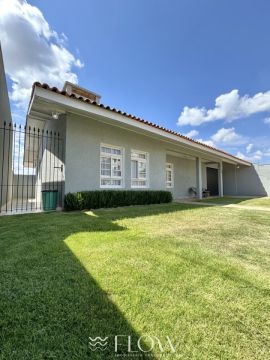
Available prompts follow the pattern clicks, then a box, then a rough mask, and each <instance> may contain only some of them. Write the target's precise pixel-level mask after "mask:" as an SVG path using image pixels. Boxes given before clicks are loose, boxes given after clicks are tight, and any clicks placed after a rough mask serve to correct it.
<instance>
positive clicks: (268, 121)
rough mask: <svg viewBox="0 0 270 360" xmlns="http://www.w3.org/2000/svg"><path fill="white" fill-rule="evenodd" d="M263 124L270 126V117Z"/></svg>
mask: <svg viewBox="0 0 270 360" xmlns="http://www.w3.org/2000/svg"><path fill="white" fill-rule="evenodd" d="M263 122H264V123H265V124H267V125H270V117H267V118H265V119H264V121H263Z"/></svg>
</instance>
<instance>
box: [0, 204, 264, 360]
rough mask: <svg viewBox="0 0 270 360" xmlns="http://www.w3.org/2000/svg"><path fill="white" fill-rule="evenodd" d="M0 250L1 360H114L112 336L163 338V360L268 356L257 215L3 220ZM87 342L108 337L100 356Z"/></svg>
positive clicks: (163, 212)
mask: <svg viewBox="0 0 270 360" xmlns="http://www.w3.org/2000/svg"><path fill="white" fill-rule="evenodd" d="M0 254H1V257H0V271H1V274H0V294H1V297H0V314H1V316H0V359H8V360H13V359H14V360H15V359H16V360H18V359H19V360H20V359H23V360H25V359H31V360H32V359H34V360H39V359H57V360H61V359H69V360H73V359H106V360H107V359H115V358H116V357H115V356H114V355H113V348H112V343H111V339H112V337H113V336H114V335H116V334H129V335H131V336H132V339H133V340H134V343H135V340H136V339H138V337H139V336H141V335H146V334H149V335H155V336H158V337H159V338H160V339H162V341H164V338H165V336H166V335H168V336H169V337H170V339H171V341H172V343H173V345H174V347H175V349H176V353H175V354H170V353H169V352H166V354H165V356H163V357H162V358H165V359H185V360H186V359H198V360H204V359H205V360H208V359H230V360H232V359H245V360H248V359H252V360H253V359H256V360H258V359H265V360H266V359H269V358H270V342H269V340H270V320H269V319H270V317H269V313H270V221H269V213H267V212H262V211H260V212H259V211H245V210H239V209H231V208H230V209H228V208H222V207H220V208H217V207H215V208H214V207H207V208H206V207H200V206H196V205H186V204H166V205H154V206H147V207H140V206H138V207H129V208H118V209H113V210H97V211H95V212H86V213H66V214H64V213H50V214H49V213H48V214H35V215H22V216H11V217H1V218H0ZM89 336H91V337H96V336H102V337H103V336H109V339H110V344H109V347H108V349H107V350H106V351H105V352H101V351H96V352H91V351H90V349H89V348H88V337H89ZM123 341H124V340H123ZM146 343H147V341H146ZM151 354H152V356H153V358H156V359H158V358H159V355H160V351H159V350H158V348H157V347H156V346H155V347H154V349H153V351H152V353H151ZM132 358H142V357H139V356H133V357H132ZM148 358H149V357H148Z"/></svg>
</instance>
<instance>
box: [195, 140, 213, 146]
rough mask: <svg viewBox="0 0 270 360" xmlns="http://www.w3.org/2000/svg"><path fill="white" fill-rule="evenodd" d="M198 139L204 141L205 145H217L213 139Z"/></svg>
mask: <svg viewBox="0 0 270 360" xmlns="http://www.w3.org/2000/svg"><path fill="white" fill-rule="evenodd" d="M197 141H199V142H200V143H203V144H205V145H208V146H212V147H215V146H216V144H215V143H214V141H212V140H204V139H198V140H197Z"/></svg>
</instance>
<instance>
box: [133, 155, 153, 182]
mask: <svg viewBox="0 0 270 360" xmlns="http://www.w3.org/2000/svg"><path fill="white" fill-rule="evenodd" d="M148 177H149V170H148V153H145V152H142V151H137V150H131V187H133V188H145V187H148Z"/></svg>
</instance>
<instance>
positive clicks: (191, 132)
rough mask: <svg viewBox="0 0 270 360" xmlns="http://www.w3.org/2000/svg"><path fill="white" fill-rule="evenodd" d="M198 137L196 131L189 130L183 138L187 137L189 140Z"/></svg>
mask: <svg viewBox="0 0 270 360" xmlns="http://www.w3.org/2000/svg"><path fill="white" fill-rule="evenodd" d="M198 135H199V131H197V130H190V131H189V132H188V133H186V134H184V136H187V137H189V138H195V137H196V136H198Z"/></svg>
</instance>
